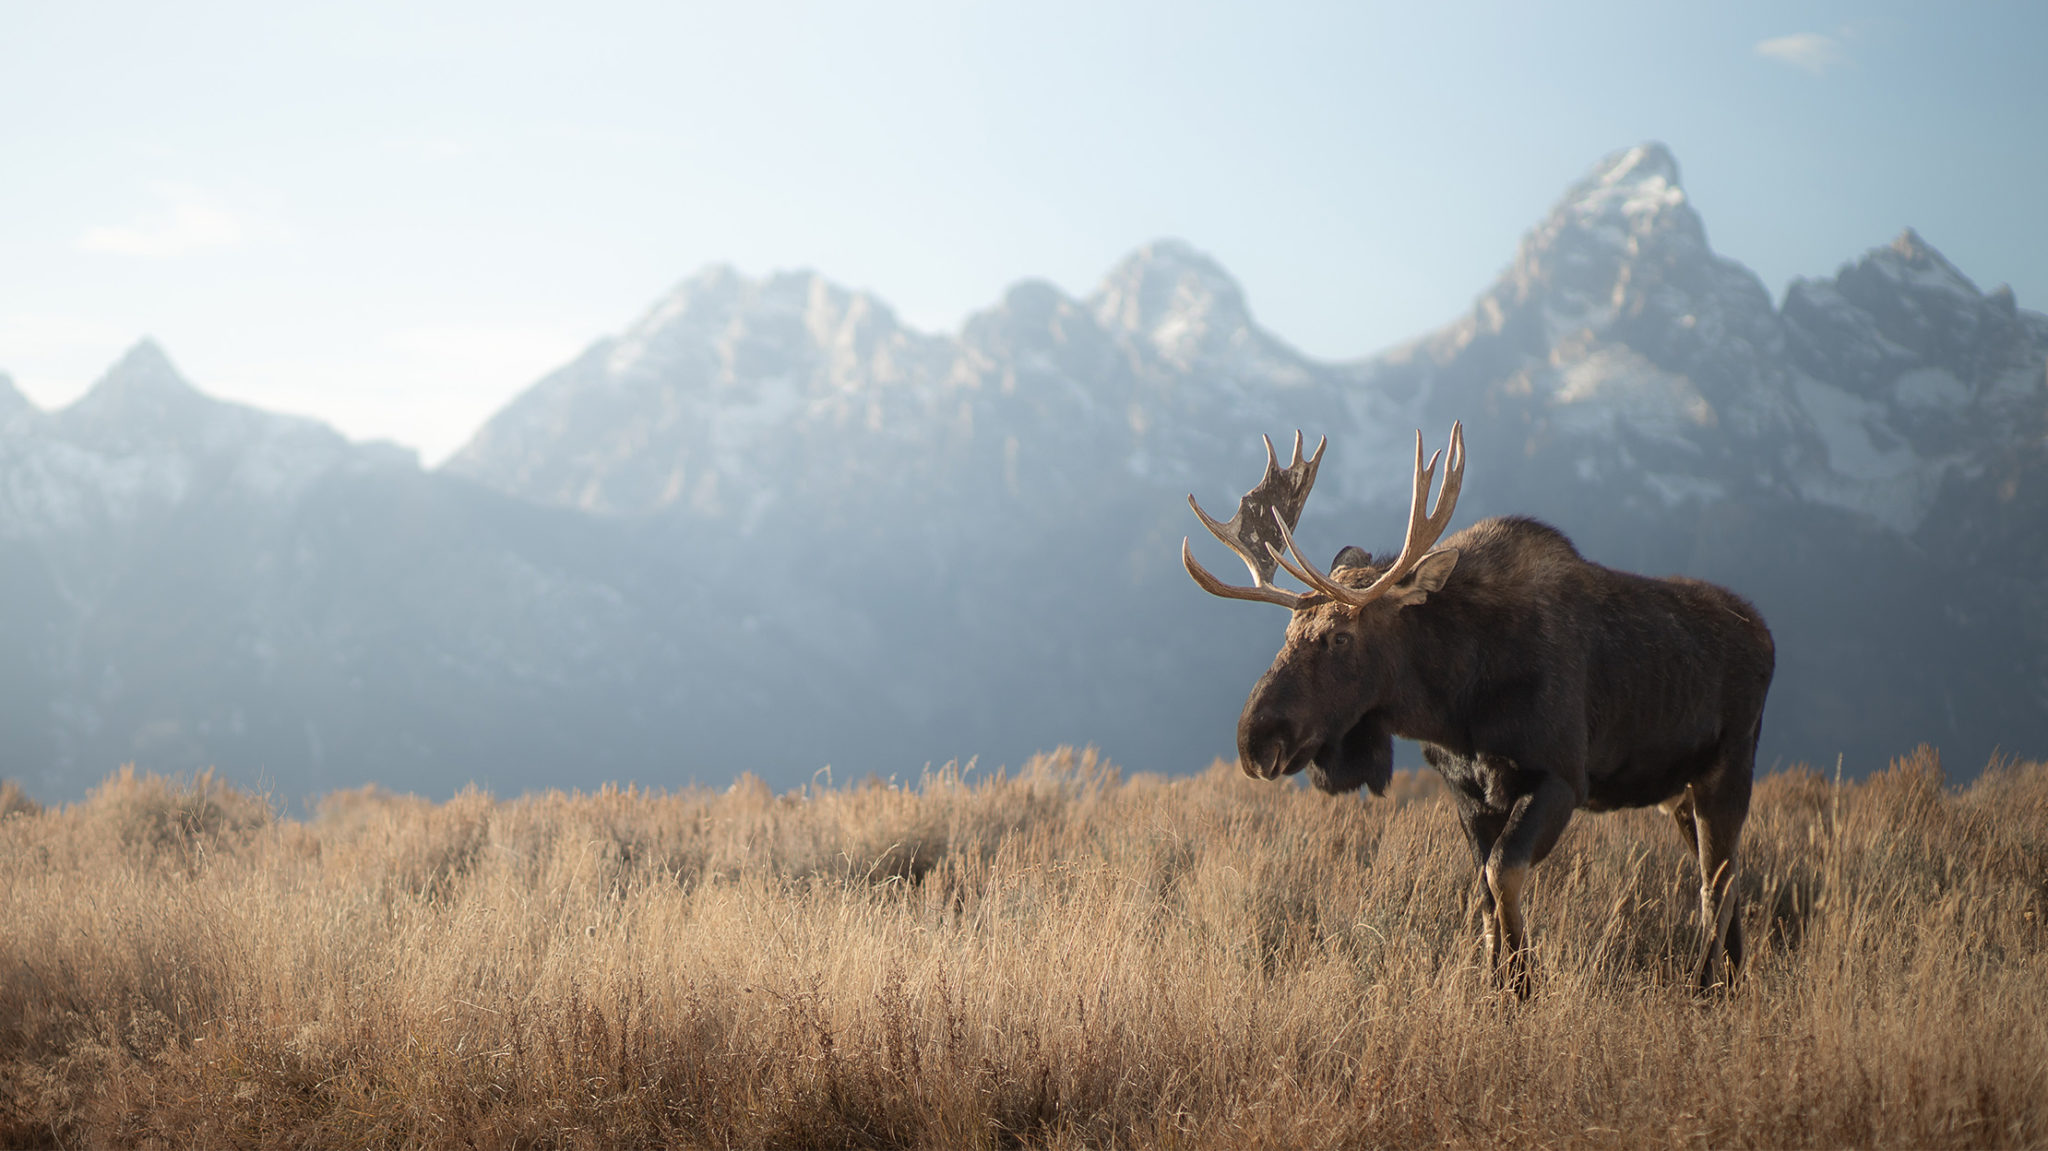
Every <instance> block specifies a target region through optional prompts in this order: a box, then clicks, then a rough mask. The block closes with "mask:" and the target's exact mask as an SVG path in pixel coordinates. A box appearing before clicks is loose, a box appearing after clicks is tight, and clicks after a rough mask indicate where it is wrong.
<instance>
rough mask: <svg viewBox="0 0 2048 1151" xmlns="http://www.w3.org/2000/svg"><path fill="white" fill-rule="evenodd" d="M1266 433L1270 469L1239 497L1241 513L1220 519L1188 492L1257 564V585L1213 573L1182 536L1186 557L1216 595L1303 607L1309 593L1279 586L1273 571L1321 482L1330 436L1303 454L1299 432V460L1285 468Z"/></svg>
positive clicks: (1198, 509) (1214, 527) (1209, 521)
mask: <svg viewBox="0 0 2048 1151" xmlns="http://www.w3.org/2000/svg"><path fill="white" fill-rule="evenodd" d="M1261 438H1262V439H1265V441H1266V474H1265V476H1264V477H1263V478H1262V479H1260V480H1259V483H1258V486H1256V487H1254V488H1253V489H1252V490H1251V491H1249V492H1246V493H1245V495H1244V498H1243V499H1241V500H1239V501H1237V514H1236V515H1234V516H1231V517H1230V522H1229V523H1217V522H1216V521H1215V519H1213V518H1211V517H1210V515H1209V513H1208V512H1205V511H1203V510H1202V505H1201V504H1198V503H1196V502H1195V497H1194V496H1192V495H1190V496H1189V497H1188V506H1189V507H1191V508H1193V509H1195V515H1196V516H1197V517H1198V518H1200V519H1201V521H1202V526H1203V527H1205V528H1208V529H1209V533H1210V534H1211V535H1214V536H1215V537H1216V538H1217V539H1219V540H1222V541H1223V544H1224V546H1225V547H1228V548H1229V549H1230V550H1231V551H1234V552H1236V553H1237V557H1238V558H1239V559H1241V560H1243V561H1244V566H1245V567H1247V568H1249V569H1251V573H1252V581H1253V586H1251V587H1236V586H1233V585H1231V584H1227V583H1224V582H1223V581H1222V580H1220V579H1217V578H1216V577H1215V576H1213V575H1211V574H1209V569H1207V568H1205V567H1203V566H1202V565H1201V564H1199V563H1197V562H1195V555H1194V552H1192V551H1191V550H1189V548H1188V541H1187V540H1186V539H1182V540H1181V541H1180V559H1181V563H1182V564H1184V565H1185V566H1186V567H1187V569H1188V574H1189V575H1191V576H1193V577H1194V579H1195V582H1196V583H1198V584H1200V585H1202V590H1203V591H1206V592H1208V593H1209V594H1210V595H1219V596H1222V597H1224V598H1225V599H1248V600H1257V601H1258V602H1260V603H1277V604H1279V605H1280V606H1281V607H1284V608H1290V609H1291V608H1294V607H1297V606H1299V605H1300V603H1301V601H1302V598H1303V597H1302V595H1301V593H1299V592H1291V591H1287V590H1285V589H1283V588H1280V587H1276V586H1274V583H1273V570H1274V567H1275V565H1276V564H1279V563H1285V562H1286V560H1285V558H1284V557H1283V556H1282V555H1281V553H1280V545H1281V544H1283V543H1285V542H1286V541H1287V540H1288V539H1289V538H1290V537H1289V535H1288V533H1289V531H1290V530H1291V529H1292V528H1293V527H1294V525H1295V523H1296V522H1297V521H1299V520H1300V519H1301V509H1302V505H1304V504H1306V503H1307V502H1308V493H1309V489H1311V488H1313V487H1315V483H1316V469H1317V468H1318V467H1320V466H1322V462H1323V449H1324V448H1326V447H1328V446H1329V445H1330V440H1329V437H1328V436H1325V437H1323V439H1322V440H1321V442H1319V443H1317V444H1316V451H1315V454H1314V455H1312V456H1310V457H1308V458H1307V459H1303V458H1302V456H1301V433H1300V432H1295V433H1294V459H1293V462H1291V463H1289V464H1288V465H1287V467H1285V468H1284V469H1283V468H1282V467H1281V466H1280V457H1279V456H1277V455H1275V454H1274V452H1273V441H1272V439H1271V438H1269V437H1261ZM1276 528H1277V530H1275V529H1276ZM1289 570H1292V568H1291V567H1290V569H1289Z"/></svg>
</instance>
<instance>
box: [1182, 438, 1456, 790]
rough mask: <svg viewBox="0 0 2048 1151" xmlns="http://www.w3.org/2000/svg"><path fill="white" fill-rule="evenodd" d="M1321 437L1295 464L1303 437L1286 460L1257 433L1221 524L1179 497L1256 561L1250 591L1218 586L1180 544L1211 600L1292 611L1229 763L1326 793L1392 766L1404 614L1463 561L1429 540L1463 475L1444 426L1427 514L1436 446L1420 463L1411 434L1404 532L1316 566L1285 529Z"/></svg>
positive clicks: (1374, 778) (1409, 647) (1304, 490)
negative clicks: (1253, 479) (1289, 579)
mask: <svg viewBox="0 0 2048 1151" xmlns="http://www.w3.org/2000/svg"><path fill="white" fill-rule="evenodd" d="M1327 446H1328V440H1327V438H1326V439H1324V440H1323V441H1322V442H1321V443H1318V444H1317V445H1316V450H1315V454H1314V455H1311V456H1309V457H1307V458H1305V459H1304V458H1303V456H1302V438H1301V433H1300V432H1296V433H1295V436H1294V453H1293V459H1292V461H1291V462H1290V463H1289V464H1288V466H1287V467H1285V468H1282V467H1281V466H1280V460H1279V457H1278V456H1277V455H1276V454H1275V453H1274V451H1273V441H1272V440H1270V439H1268V440H1266V474H1265V476H1264V477H1263V478H1261V479H1260V481H1259V483H1258V485H1257V486H1255V487H1254V488H1252V490H1251V491H1249V492H1247V493H1246V494H1245V496H1244V498H1243V499H1241V500H1239V501H1238V509H1237V514H1236V515H1234V516H1232V517H1231V518H1230V520H1229V522H1227V523H1218V522H1217V521H1216V520H1215V519H1214V518H1213V517H1211V516H1210V515H1209V514H1208V513H1207V512H1205V511H1203V510H1202V506H1201V505H1200V504H1199V503H1197V502H1196V501H1195V498H1194V496H1192V495H1190V496H1189V497H1188V506H1190V507H1192V508H1194V511H1195V515H1196V516H1197V517H1198V518H1200V519H1201V521H1202V525H1203V526H1204V527H1206V528H1208V529H1209V531H1210V533H1211V534H1213V535H1214V536H1215V537H1216V538H1217V539H1219V540H1221V541H1223V543H1224V545H1225V546H1227V547H1229V548H1230V550H1231V551H1233V552H1235V553H1237V555H1238V557H1239V558H1240V559H1242V560H1243V561H1244V564H1245V566H1246V567H1247V568H1249V569H1250V570H1251V573H1252V585H1251V586H1250V587H1239V586H1234V585H1231V584H1226V583H1224V582H1223V581H1222V580H1220V579H1218V578H1217V577H1216V576H1214V575H1213V574H1211V573H1210V572H1209V570H1208V569H1207V568H1204V567H1203V566H1202V565H1201V564H1200V563H1199V562H1197V561H1196V559H1195V557H1194V553H1193V552H1192V551H1191V550H1190V548H1189V546H1188V541H1187V540H1185V539H1183V540H1182V541H1181V562H1182V563H1183V564H1185V565H1186V567H1187V570H1188V574H1189V575H1190V576H1192V577H1194V580H1195V582H1196V583H1197V584H1199V585H1201V587H1202V588H1203V590H1205V591H1207V592H1209V593H1210V594H1212V595H1218V596H1222V597H1225V598H1227V599H1244V600H1255V601H1258V602H1260V603H1272V604H1279V605H1280V606H1281V607H1284V608H1287V609H1288V610H1290V611H1291V612H1293V613H1294V616H1293V619H1292V620H1290V621H1289V623H1288V627H1287V638H1286V642H1285V643H1284V644H1282V646H1281V648H1280V654H1279V655H1278V656H1276V657H1275V658H1274V660H1273V666H1272V667H1270V668H1268V669H1267V671H1266V674H1265V675H1263V676H1261V677H1260V679H1259V682H1258V684H1257V685H1256V686H1254V687H1253V688H1252V691H1251V695H1250V696H1249V697H1248V698H1247V699H1246V700H1245V705H1244V712H1243V714H1242V715H1241V716H1239V718H1238V723H1237V751H1238V761H1239V763H1240V765H1241V766H1242V767H1243V769H1244V771H1245V773H1246V774H1247V775H1251V776H1254V777H1256V778H1260V779H1275V778H1278V777H1279V776H1282V775H1292V774H1294V773H1296V772H1299V771H1302V770H1304V769H1307V770H1308V771H1309V779H1310V780H1311V781H1312V782H1313V783H1314V784H1315V785H1316V786H1317V787H1318V788H1320V789H1322V790H1324V791H1329V792H1344V791H1355V790H1357V789H1358V788H1359V787H1361V786H1365V787H1370V788H1371V789H1372V791H1373V792H1374V793H1375V794H1378V793H1380V792H1382V791H1384V790H1385V788H1386V786H1387V783H1388V781H1389V780H1390V779H1391V778H1392V775H1393V755H1394V749H1393V730H1392V727H1391V726H1390V723H1389V718H1388V717H1389V716H1390V715H1391V714H1393V713H1394V712H1395V711H1396V710H1397V709H1399V708H1400V706H1401V705H1402V704H1403V703H1404V697H1405V696H1407V695H1409V694H1411V693H1412V692H1413V691H1414V682H1413V681H1414V673H1413V665H1414V657H1415V655H1416V654H1417V652H1418V649H1419V642H1418V637H1417V629H1416V628H1415V627H1414V626H1413V624H1412V621H1411V618H1410V617H1412V615H1413V613H1412V612H1410V611H1409V610H1408V609H1410V608H1413V607H1415V606H1417V605H1419V604H1422V603H1424V602H1426V601H1427V600H1428V599H1429V597H1430V595H1431V594H1432V593H1434V592H1436V591H1438V590H1440V589H1441V588H1442V587H1443V586H1444V582H1445V581H1446V580H1448V579H1449V578H1450V576H1451V572H1452V571H1453V570H1454V569H1455V568H1456V567H1457V564H1458V551H1457V549H1456V548H1436V543H1437V540H1438V539H1440V538H1441V537H1442V536H1443V533H1444V529H1445V528H1446V527H1447V526H1448V525H1449V523H1450V519H1451V513H1452V512H1453V511H1454V510H1456V508H1457V503H1458V490H1459V488H1460V486H1461V485H1462V484H1463V482H1464V477H1465V437H1464V427H1463V425H1462V424H1453V425H1452V427H1451V441H1450V455H1449V458H1448V460H1447V461H1446V465H1445V472H1444V481H1443V487H1442V490H1441V491H1439V492H1438V494H1437V498H1436V503H1435V506H1434V507H1433V508H1432V509H1431V510H1430V511H1429V513H1428V514H1427V515H1425V514H1424V506H1425V504H1426V502H1427V500H1428V497H1429V492H1430V489H1431V487H1432V486H1434V483H1435V477H1436V467H1437V462H1438V460H1439V459H1440V458H1441V457H1442V456H1443V453H1442V452H1438V453H1433V454H1432V455H1431V456H1430V457H1429V462H1428V463H1427V464H1426V465H1425V464H1424V463H1423V459H1422V434H1421V433H1420V432H1417V433H1416V435H1415V473H1414V490H1413V504H1412V506H1411V508H1410V510H1409V515H1408V533H1407V539H1406V541H1405V542H1404V543H1403V544H1402V545H1401V552H1400V554H1399V555H1398V556H1396V557H1395V558H1394V560H1393V562H1391V563H1388V564H1379V563H1375V562H1374V561H1373V558H1372V556H1370V555H1369V554H1367V553H1366V552H1364V551H1362V550H1360V549H1359V548H1356V547H1346V548H1344V549H1343V550H1342V551H1340V552H1338V553H1337V556H1336V559H1335V560H1334V561H1333V562H1332V563H1331V565H1330V570H1329V571H1328V572H1325V571H1323V570H1321V569H1319V568H1317V567H1316V566H1315V565H1314V564H1313V563H1310V562H1309V561H1308V559H1307V558H1306V557H1304V556H1303V555H1302V553H1301V549H1300V548H1299V547H1298V546H1297V545H1296V544H1295V540H1294V526H1295V524H1296V523H1297V522H1299V520H1300V518H1301V510H1302V507H1303V506H1304V505H1305V504H1306V503H1307V502H1308V495H1309V491H1310V489H1311V488H1313V487H1314V485H1315V480H1316V470H1317V468H1318V467H1319V466H1320V465H1321V463H1322V458H1323V450H1324V448H1325V447H1327ZM1433 549H1434V550H1433ZM1281 568H1284V569H1286V571H1287V572H1288V573H1289V574H1290V575H1292V576H1294V577H1295V578H1296V579H1298V580H1300V581H1301V582H1302V583H1304V584H1306V585H1308V587H1309V588H1310V589H1311V590H1310V591H1307V592H1292V591H1288V590H1286V589H1284V588H1281V587H1279V586H1277V585H1275V584H1274V582H1273V576H1274V574H1275V572H1276V570H1278V569H1281Z"/></svg>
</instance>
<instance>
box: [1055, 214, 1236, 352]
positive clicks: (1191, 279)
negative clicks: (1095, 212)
mask: <svg viewBox="0 0 2048 1151" xmlns="http://www.w3.org/2000/svg"><path fill="white" fill-rule="evenodd" d="M1088 303H1089V305H1090V307H1091V308H1092V310H1093V311H1094V313H1095V317H1096V319H1097V321H1099V322H1100V323H1102V324H1103V325H1104V326H1106V327H1110V328H1115V329H1121V330H1123V331H1127V332H1131V333H1135V334H1144V335H1147V336H1149V337H1152V338H1154V339H1155V342H1156V340H1157V339H1158V338H1160V337H1161V336H1163V335H1165V334H1166V333H1168V332H1172V333H1175V334H1176V335H1179V334H1183V333H1185V332H1186V331H1187V330H1188V328H1189V326H1190V325H1191V324H1193V325H1196V326H1199V328H1200V329H1201V330H1202V331H1204V332H1206V333H1209V334H1211V335H1218V334H1221V335H1228V334H1230V333H1233V332H1236V331H1238V330H1241V329H1243V328H1245V327H1248V326H1250V324H1251V313H1250V311H1249V310H1248V309H1247V308H1246V307H1245V302H1244V289H1243V288H1242V287H1240V286H1239V285H1238V282H1237V280H1236V279H1235V278H1234V277H1232V276H1231V274H1230V273H1229V272H1227V271H1225V270H1224V268H1223V265H1222V264H1219V263H1217V262H1216V260H1215V259H1213V258H1212V257H1210V256H1209V255H1208V254H1207V253H1205V252H1202V251H1200V250H1199V249H1197V248H1195V247H1194V246H1193V245H1192V244H1189V243H1187V242H1186V241H1184V240H1175V239H1164V240H1155V241H1153V242H1152V243H1149V244H1146V245H1145V246H1143V247H1141V248H1139V249H1138V250H1137V251H1135V252H1132V253H1131V254H1130V255H1128V256H1126V257H1124V258H1123V259H1122V260H1121V261H1119V262H1118V263H1117V265H1116V267H1114V268H1112V269H1110V272H1109V274H1108V275H1107V276H1105V277H1103V280H1102V283H1101V285H1100V286H1099V287H1097V288H1096V289H1095V292H1094V294H1093V295H1091V296H1090V297H1089V299H1088Z"/></svg>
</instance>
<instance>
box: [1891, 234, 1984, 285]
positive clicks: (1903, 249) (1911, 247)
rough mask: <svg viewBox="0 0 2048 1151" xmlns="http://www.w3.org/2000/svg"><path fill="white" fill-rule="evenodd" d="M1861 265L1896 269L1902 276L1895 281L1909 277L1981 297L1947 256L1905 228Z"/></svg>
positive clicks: (1968, 278) (1969, 280)
mask: <svg viewBox="0 0 2048 1151" xmlns="http://www.w3.org/2000/svg"><path fill="white" fill-rule="evenodd" d="M1864 262H1865V263H1870V264H1875V265H1877V266H1880V267H1886V268H1887V270H1890V268H1892V267H1895V268H1896V269H1897V270H1898V272H1900V273H1902V274H1903V275H1902V276H1900V277H1898V278H1910V279H1912V280H1914V281H1916V282H1918V283H1920V284H1922V285H1936V286H1945V287H1948V288H1950V289H1952V290H1956V291H1961V292H1963V293H1965V294H1967V295H1971V296H1981V295H1983V294H1984V293H1983V292H1981V291H1979V290H1978V288H1977V285H1976V284H1975V283H1974V282H1972V281H1971V279H1970V277H1968V276H1965V275H1964V274H1963V272H1962V269H1960V268H1958V267H1956V266H1955V265H1954V264H1951V263H1949V262H1948V257H1946V256H1944V255H1942V254H1941V252H1940V251H1939V250H1937V249H1936V248H1935V246H1934V245H1933V244H1930V243H1928V242H1927V241H1926V240H1925V239H1923V238H1922V237H1921V235H1920V233H1919V232H1916V231H1914V230H1913V229H1912V228H1906V229H1904V230H1903V231H1901V232H1900V233H1899V234H1898V235H1897V236H1896V237H1894V238H1893V239H1892V242H1891V243H1889V244H1887V245H1885V246H1884V247H1882V248H1879V249H1877V250H1875V251H1873V252H1871V253H1870V254H1869V255H1867V256H1865V257H1864Z"/></svg>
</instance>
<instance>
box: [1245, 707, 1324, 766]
mask: <svg viewBox="0 0 2048 1151" xmlns="http://www.w3.org/2000/svg"><path fill="white" fill-rule="evenodd" d="M1318 743H1319V741H1318ZM1304 744H1305V741H1304V740H1303V738H1302V734H1301V728H1300V725H1298V724H1296V723H1295V722H1294V721H1293V720H1292V719H1290V718H1289V717H1288V716H1286V715H1284V714H1282V713H1280V712H1277V711H1273V710H1269V709H1266V708H1254V707H1247V708H1246V709H1245V712H1244V715H1243V716H1242V717H1240V718H1239V720H1238V723H1237V760H1238V764H1239V765H1240V766H1241V767H1242V768H1243V769H1244V773H1245V774H1246V775H1249V776H1251V777H1252V778H1253V779H1278V778H1279V777H1280V776H1281V775H1283V774H1287V773H1290V772H1296V771H1300V770H1301V769H1302V768H1304V767H1306V766H1308V763H1309V761H1310V760H1312V759H1314V758H1315V752H1316V751H1317V750H1318V749H1317V747H1310V746H1304Z"/></svg>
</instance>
